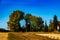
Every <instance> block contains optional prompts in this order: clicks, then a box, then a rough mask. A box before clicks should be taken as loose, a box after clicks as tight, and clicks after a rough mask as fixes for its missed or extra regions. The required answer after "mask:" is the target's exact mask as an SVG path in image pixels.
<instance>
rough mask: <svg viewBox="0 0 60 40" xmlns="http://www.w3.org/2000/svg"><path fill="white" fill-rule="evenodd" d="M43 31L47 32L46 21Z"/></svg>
mask: <svg viewBox="0 0 60 40" xmlns="http://www.w3.org/2000/svg"><path fill="white" fill-rule="evenodd" d="M44 31H45V32H48V26H47V23H46V22H45V26H44Z"/></svg>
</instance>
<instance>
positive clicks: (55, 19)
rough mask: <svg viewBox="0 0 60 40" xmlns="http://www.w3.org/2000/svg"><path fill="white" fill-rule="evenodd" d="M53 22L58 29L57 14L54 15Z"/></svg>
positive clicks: (55, 28)
mask: <svg viewBox="0 0 60 40" xmlns="http://www.w3.org/2000/svg"><path fill="white" fill-rule="evenodd" d="M53 24H54V30H57V25H58V20H57V16H56V15H54V19H53Z"/></svg>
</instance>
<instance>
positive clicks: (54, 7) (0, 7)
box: [0, 0, 60, 29]
mask: <svg viewBox="0 0 60 40" xmlns="http://www.w3.org/2000/svg"><path fill="white" fill-rule="evenodd" d="M14 10H22V11H23V12H24V13H25V14H26V13H31V14H32V15H35V16H40V17H42V18H43V20H44V21H47V23H48V24H49V21H50V19H53V16H54V15H55V14H56V15H57V17H58V20H60V0H0V28H5V29H7V22H8V20H9V15H10V14H11V13H12V12H13V11H14ZM21 24H23V22H21Z"/></svg>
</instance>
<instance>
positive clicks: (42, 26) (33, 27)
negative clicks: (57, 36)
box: [8, 10, 59, 32]
mask: <svg viewBox="0 0 60 40" xmlns="http://www.w3.org/2000/svg"><path fill="white" fill-rule="evenodd" d="M22 19H24V20H25V22H26V24H25V26H23V27H21V25H20V21H21V20H22ZM58 23H59V22H58V20H57V16H56V15H54V19H53V21H51V20H50V24H49V26H48V25H47V23H46V22H44V21H43V19H42V18H41V17H37V16H33V15H31V14H29V13H28V14H26V15H25V14H24V12H22V11H19V10H16V11H14V12H13V13H12V14H11V15H10V16H9V21H8V28H9V29H10V31H13V32H18V31H26V32H29V31H36V32H37V31H44V32H47V31H54V30H57V26H59V25H58Z"/></svg>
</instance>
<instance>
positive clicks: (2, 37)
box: [0, 33, 8, 40]
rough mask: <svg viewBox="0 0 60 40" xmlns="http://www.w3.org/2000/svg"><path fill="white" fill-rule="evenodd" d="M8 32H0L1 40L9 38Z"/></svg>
mask: <svg viewBox="0 0 60 40" xmlns="http://www.w3.org/2000/svg"><path fill="white" fill-rule="evenodd" d="M7 38H8V33H0V40H8V39H7Z"/></svg>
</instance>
